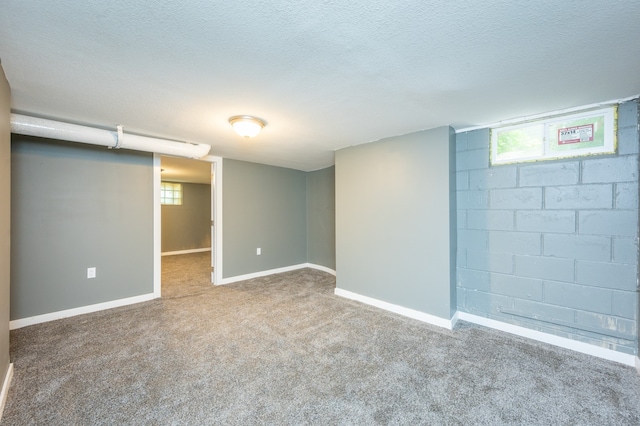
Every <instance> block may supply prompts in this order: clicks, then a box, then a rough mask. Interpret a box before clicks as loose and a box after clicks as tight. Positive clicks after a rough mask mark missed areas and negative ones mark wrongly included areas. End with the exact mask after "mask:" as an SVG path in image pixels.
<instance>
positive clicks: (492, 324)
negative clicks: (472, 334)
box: [458, 311, 640, 372]
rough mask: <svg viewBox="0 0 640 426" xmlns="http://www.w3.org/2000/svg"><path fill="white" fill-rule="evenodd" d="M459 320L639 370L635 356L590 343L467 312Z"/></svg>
mask: <svg viewBox="0 0 640 426" xmlns="http://www.w3.org/2000/svg"><path fill="white" fill-rule="evenodd" d="M458 319H460V320H462V321H467V322H471V323H474V324H478V325H482V326H485V327H488V328H493V329H494V330H500V331H504V332H505V333H510V334H515V335H516V336H521V337H526V338H528V339H533V340H537V341H538V342H543V343H548V344H550V345H554V346H559V347H561V348H565V349H570V350H572V351H576V352H580V353H583V354H587V355H592V356H595V357H598V358H602V359H606V360H609V361H615V362H619V363H620V364H625V365H629V366H632V367H633V366H636V368H638V364H637V363H638V361H637V359H638V358H637V357H636V356H635V355H629V354H625V353H622V352H618V351H614V350H611V349H607V348H601V347H599V346H595V345H591V344H589V343H584V342H579V341H577V340H572V339H568V338H566V337H560V336H556V335H553V334H549V333H545V332H542V331H537V330H531V329H529V328H525V327H520V326H518V325H513V324H509V323H506V322H502V321H497V320H493V319H490V318H485V317H481V316H478V315H473V314H469V313H467V312H460V311H458ZM639 372H640V368H639Z"/></svg>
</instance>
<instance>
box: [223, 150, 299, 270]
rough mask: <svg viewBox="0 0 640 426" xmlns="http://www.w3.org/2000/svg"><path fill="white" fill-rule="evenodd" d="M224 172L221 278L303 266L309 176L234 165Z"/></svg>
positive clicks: (232, 162)
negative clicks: (258, 249)
mask: <svg viewBox="0 0 640 426" xmlns="http://www.w3.org/2000/svg"><path fill="white" fill-rule="evenodd" d="M222 172H223V179H222V182H223V191H222V197H223V203H222V206H223V207H222V208H223V223H222V228H223V229H222V239H223V242H222V244H223V248H222V250H223V269H222V273H223V278H228V277H234V276H238V275H244V274H250V273H254V272H261V271H266V270H270V269H275V268H282V267H286V266H292V265H297V264H301V263H305V262H306V261H307V239H306V228H307V212H306V173H305V172H301V171H299V170H292V169H286V168H282V167H273V166H267V165H263V164H256V163H248V162H244V161H236V160H230V159H224V162H223V168H222ZM258 247H260V248H261V249H262V254H261V255H260V256H258V255H256V248H258Z"/></svg>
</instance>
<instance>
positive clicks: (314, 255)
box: [307, 167, 336, 270]
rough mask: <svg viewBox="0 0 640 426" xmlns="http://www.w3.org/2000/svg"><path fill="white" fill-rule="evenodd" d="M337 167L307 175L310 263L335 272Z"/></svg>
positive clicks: (308, 252)
mask: <svg viewBox="0 0 640 426" xmlns="http://www.w3.org/2000/svg"><path fill="white" fill-rule="evenodd" d="M335 200H336V185H335V167H327V168H326V169H322V170H317V171H314V172H309V173H307V262H309V263H313V264H316V265H320V266H325V267H327V268H330V269H333V270H335V269H336V202H335Z"/></svg>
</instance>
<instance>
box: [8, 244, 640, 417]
mask: <svg viewBox="0 0 640 426" xmlns="http://www.w3.org/2000/svg"><path fill="white" fill-rule="evenodd" d="M205 255H208V254H197V255H185V256H180V257H175V258H172V259H170V260H168V259H163V263H164V264H165V270H164V271H163V274H164V279H163V291H164V292H165V296H166V297H165V298H164V299H162V300H156V301H151V302H146V303H142V304H138V305H133V306H128V307H123V308H118V309H113V310H109V311H104V312H99V313H95V314H88V315H83V316H78V317H75V318H68V319H64V320H59V321H54V322H50V323H47V324H40V325H36V326H31V327H26V328H23V329H19V330H16V331H13V332H12V333H11V342H12V343H11V358H12V361H13V362H14V366H15V374H14V379H13V383H12V386H11V389H10V393H9V399H8V401H7V405H6V408H5V413H4V417H3V420H2V424H3V425H115V424H136V425H137V424H145V425H165V424H167V425H169V424H174V425H201V424H223V425H224V424H229V425H235V424H238V425H247V424H274V425H275V424H357V425H368V424H393V425H409V424H410V425H414V424H431V425H444V424H446V425H458V424H460V425H470V424H488V425H497V424H518V425H520V424H539V425H551V424H553V425H558V424H567V425H639V424H640V376H638V374H637V372H636V370H635V369H633V368H631V367H625V366H622V365H619V364H615V363H611V362H607V361H603V360H600V359H597V358H593V357H589V356H586V355H581V354H576V353H573V352H570V351H566V350H563V349H558V348H555V347H551V346H548V345H544V344H539V343H536V342H532V341H529V340H526V339H521V338H514V337H512V336H510V335H507V334H503V333H500V332H497V331H492V330H487V329H484V328H481V327H476V326H473V325H470V324H466V323H462V324H461V325H459V326H458V327H456V329H455V330H454V331H451V332H450V331H447V330H443V329H440V328H437V327H432V326H429V325H426V324H423V323H420V322H418V321H414V320H411V319H407V318H404V317H400V316H397V315H394V314H391V313H387V312H384V311H381V310H378V309H375V308H372V307H368V306H365V305H362V304H359V303H357V302H352V301H349V300H345V299H342V298H339V297H336V296H334V295H333V289H334V287H335V279H334V277H332V276H331V275H328V274H326V273H323V272H319V271H315V270H311V269H303V270H299V271H294V272H289V273H284V274H279V275H274V276H270V277H266V278H258V279H253V280H249V281H245V282H241V283H236V284H232V285H229V286H223V287H211V286H209V285H207V278H208V269H207V268H208V266H207V262H206V256H205ZM181 262H184V263H185V264H189V265H190V266H189V269H188V271H187V272H184V271H183V272H179V270H180V263H181ZM169 266H170V267H171V268H169ZM169 269H171V270H169ZM171 277H173V278H171ZM171 280H173V281H171ZM180 282H182V284H180Z"/></svg>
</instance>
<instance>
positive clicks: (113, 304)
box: [9, 293, 156, 330]
mask: <svg viewBox="0 0 640 426" xmlns="http://www.w3.org/2000/svg"><path fill="white" fill-rule="evenodd" d="M155 298H156V296H155V295H154V294H153V293H149V294H143V295H140V296H134V297H128V298H126V299H118V300H112V301H110V302H104V303H96V304H95V305H88V306H80V307H78V308H72V309H66V310H64V311H58V312H51V313H49V314H42V315H36V316H34V317H28V318H22V319H17V320H13V321H10V322H9V329H10V330H15V329H18V328H22V327H27V326H29V325H34V324H41V323H43V322H49V321H55V320H59V319H62V318H68V317H75V316H76V315H82V314H89V313H91V312H98V311H104V310H105V309H111V308H119V307H120V306H126V305H133V304H134V303H140V302H146V301H149V300H153V299H155Z"/></svg>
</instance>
